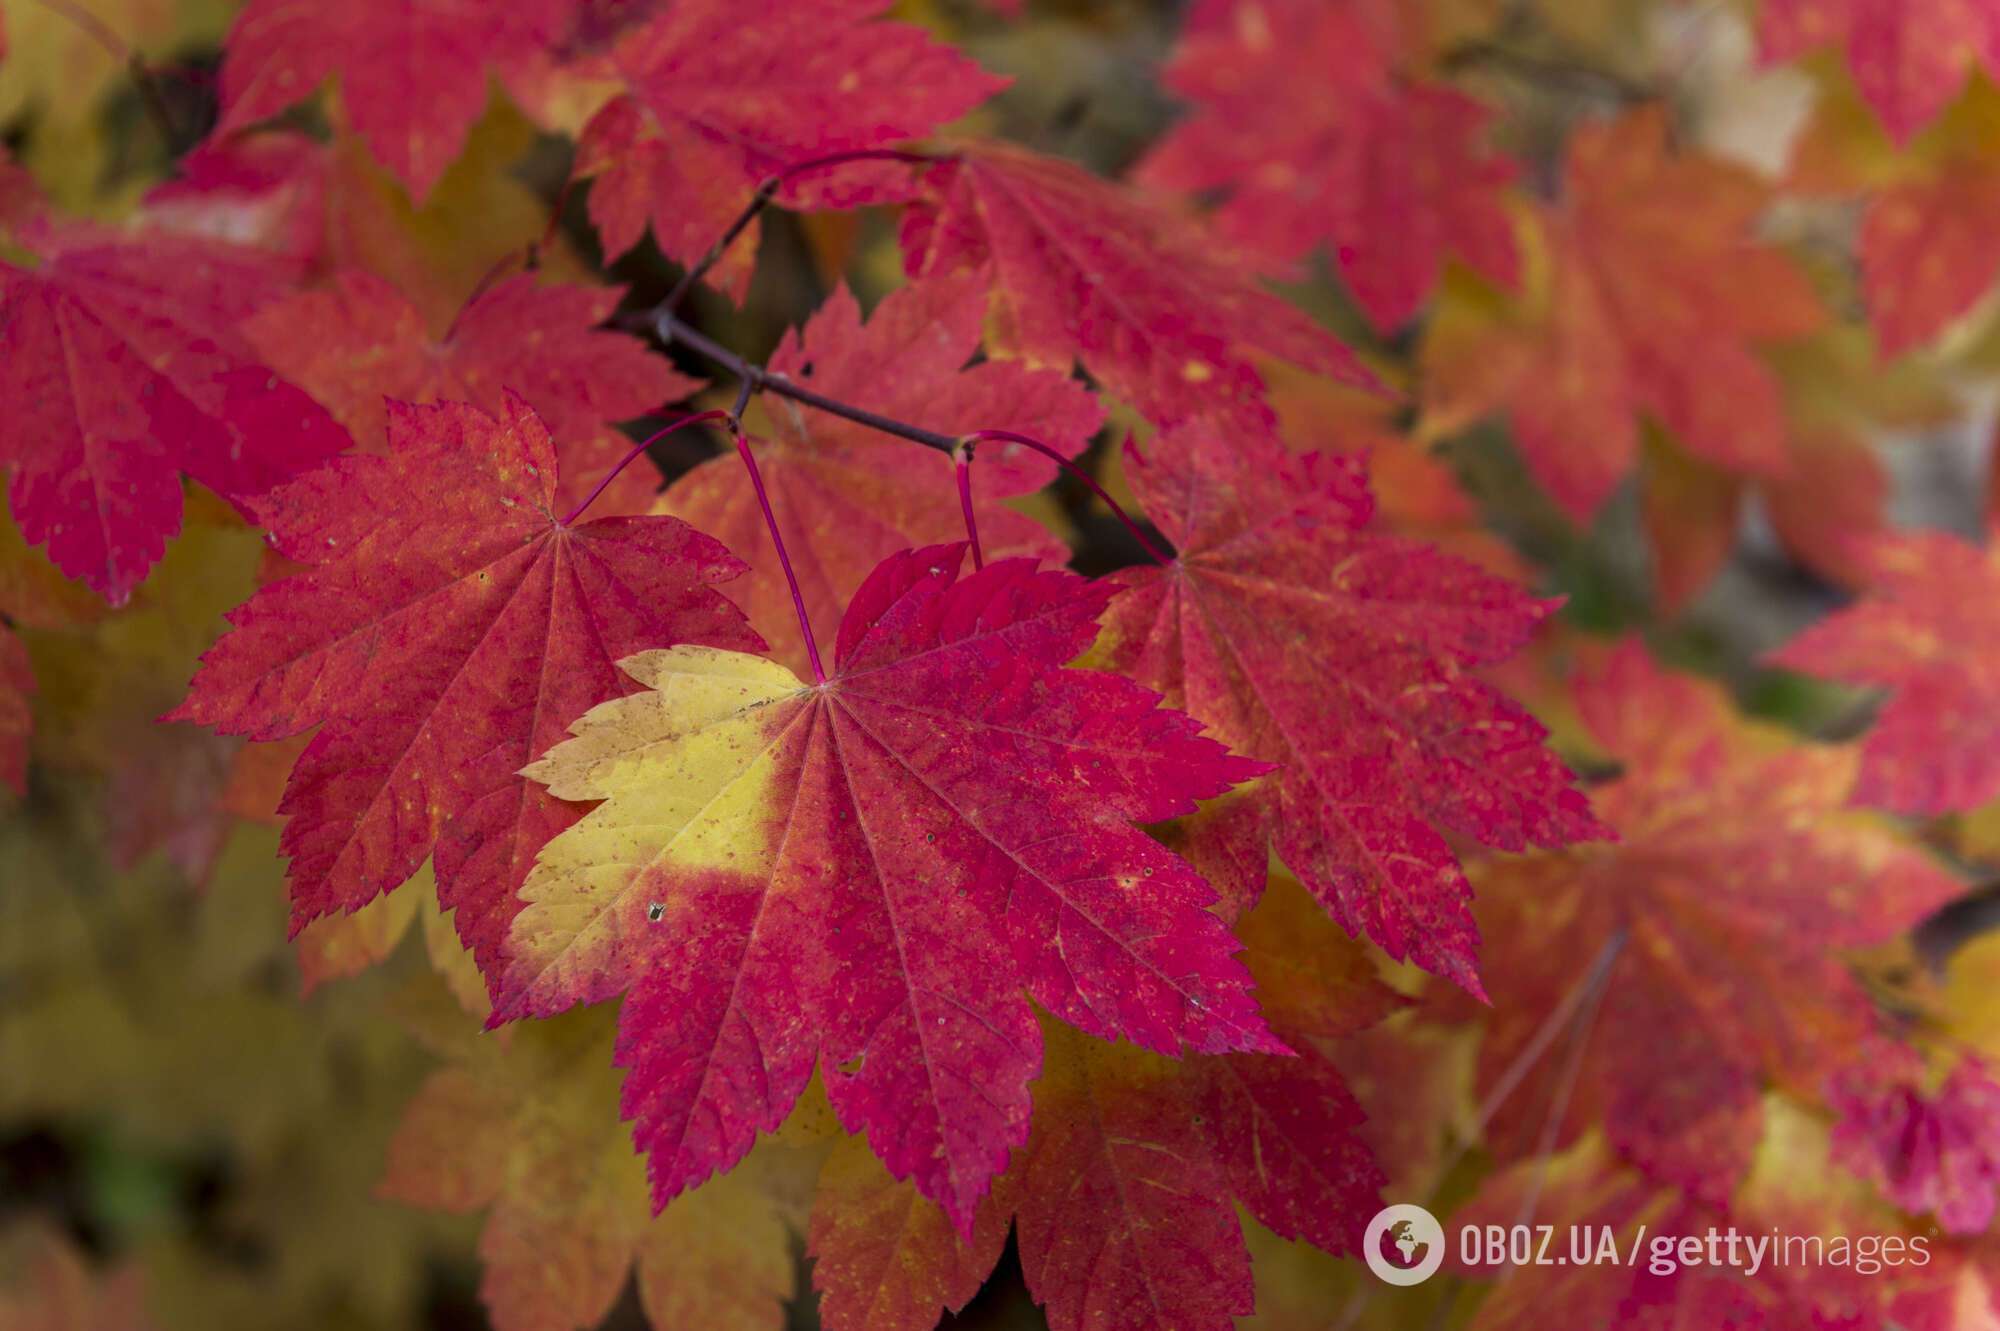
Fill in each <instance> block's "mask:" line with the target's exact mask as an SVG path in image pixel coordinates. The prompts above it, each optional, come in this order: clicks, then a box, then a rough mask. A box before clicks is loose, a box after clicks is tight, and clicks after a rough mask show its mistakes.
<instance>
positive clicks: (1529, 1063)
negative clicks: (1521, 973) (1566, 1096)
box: [1472, 929, 1625, 1136]
mask: <svg viewBox="0 0 2000 1331" xmlns="http://www.w3.org/2000/svg"><path fill="white" fill-rule="evenodd" d="M1624 946H1625V931H1624V930H1622V929H1620V930H1618V931H1617V932H1615V933H1613V934H1612V935H1611V936H1610V937H1609V938H1607V939H1605V940H1604V945H1603V946H1602V947H1600V948H1598V949H1597V956H1596V957H1594V958H1593V959H1592V960H1591V963H1590V968H1589V969H1588V970H1587V971H1585V972H1584V974H1583V977H1582V978H1581V979H1579V980H1578V981H1577V982H1576V984H1575V985H1573V986H1571V988H1570V991H1569V992H1568V993H1566V994H1564V995H1563V997H1562V1001H1561V1002H1560V1003H1557V1004H1556V1006H1555V1008H1554V1010H1552V1011H1551V1012H1550V1013H1549V1015H1548V1016H1546V1017H1544V1018H1542V1024H1541V1025H1540V1026H1538V1027H1536V1028H1535V1033H1534V1035H1533V1036H1532V1037H1531V1038H1530V1039H1529V1040H1528V1043H1527V1044H1525V1045H1523V1046H1522V1047H1521V1052H1520V1053H1518V1054H1516V1055H1514V1061H1513V1062H1511V1063H1509V1064H1508V1065H1507V1069H1506V1071H1504V1072H1502V1073H1501V1074H1500V1080H1498V1081H1496V1082H1495V1083H1493V1089H1492V1090H1490V1091H1488V1092H1487V1093H1486V1098H1485V1099H1484V1100H1482V1101H1480V1102H1479V1110H1478V1112H1477V1114H1476V1115H1475V1116H1474V1117H1473V1120H1472V1131H1473V1135H1474V1136H1478V1135H1479V1134H1481V1133H1483V1132H1484V1131H1485V1130H1486V1125H1487V1124H1488V1123H1490V1122H1492V1121H1493V1116H1494V1115H1495V1114H1497V1113H1499V1112H1500V1109H1501V1107H1502V1106H1503V1105H1505V1104H1506V1103H1507V1098H1508V1097H1509V1096H1511V1095H1513V1093H1514V1092H1515V1091H1516V1090H1517V1089H1519V1087H1520V1084H1521V1081H1522V1079H1523V1078H1525V1077H1526V1076H1527V1075H1528V1073H1529V1072H1531V1071H1533V1070H1534V1067H1535V1064H1537V1063H1539V1062H1540V1061H1541V1058H1542V1055H1543V1054H1544V1053H1546V1052H1547V1051H1548V1047H1549V1045H1550V1044H1551V1043H1553V1042H1554V1040H1555V1038H1556V1037H1557V1036H1558V1035H1561V1034H1562V1033H1563V1031H1564V1030H1565V1029H1567V1027H1568V1026H1569V1023H1570V1018H1571V1017H1573V1016H1574V1015H1575V1014H1576V1010H1577V1008H1579V1007H1580V1006H1582V1004H1583V1002H1584V1000H1585V999H1587V998H1588V997H1589V996H1590V995H1591V993H1592V992H1593V991H1595V990H1596V988H1597V987H1598V985H1600V984H1602V983H1603V982H1604V981H1605V979H1606V978H1608V977H1609V975H1610V973H1611V967H1612V964H1613V963H1614V962H1616V961H1617V960H1618V954H1619V952H1620V951H1622V950H1623V949H1624Z"/></svg>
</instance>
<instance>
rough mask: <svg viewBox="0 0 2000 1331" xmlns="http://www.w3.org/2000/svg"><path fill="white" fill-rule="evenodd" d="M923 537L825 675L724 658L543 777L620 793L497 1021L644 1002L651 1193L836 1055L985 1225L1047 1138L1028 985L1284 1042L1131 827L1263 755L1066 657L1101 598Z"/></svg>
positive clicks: (594, 736) (1079, 1017) (844, 635)
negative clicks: (1022, 1154)
mask: <svg viewBox="0 0 2000 1331" xmlns="http://www.w3.org/2000/svg"><path fill="white" fill-rule="evenodd" d="M964 553H965V547H964V546H963V545H962V544H960V545H954V546H936V547H932V548H930V549H927V550H915V551H905V552H903V553H901V554H899V555H896V556H893V557H892V558H890V559H889V560H887V561H885V562H884V563H883V564H882V566H881V567H880V568H879V569H877V570H876V572H875V573H874V575H873V576H871V577H870V578H869V579H868V581H867V582H866V583H865V584H863V586H862V588H861V590H860V591H858V592H857V593H856V594H855V597H854V600H853V602H852V604H851V605H850V606H849V608H848V612H847V616H846V618H845V619H844V620H843V622H842V624H841V627H840V636H839V646H838V655H837V668H836V669H835V671H834V673H833V675H832V677H831V678H830V679H829V680H827V681H826V682H825V683H824V684H821V685H817V686H813V687H804V686H801V685H800V683H799V682H798V679H797V677H795V676H794V675H793V674H792V673H791V672H790V671H789V670H786V669H785V668H784V667H782V666H779V665H776V664H774V663H772V662H769V661H764V660H761V659H759V658H756V657H750V656H743V655H740V654H736V653H720V652H714V651H708V650H705V649H700V648H682V649H679V650H677V651H673V652H652V653H648V654H646V655H643V656H639V657H636V658H634V659H632V660H629V661H627V662H625V663H624V666H625V669H626V670H627V671H628V672H629V673H630V674H632V675H633V677H634V678H636V679H638V680H639V681H640V682H641V683H642V684H644V685H647V686H648V689H647V691H645V692H642V693H640V694H638V695H637V696H635V697H632V698H627V699H622V700H620V701H618V702H616V703H610V704H606V705H604V706H602V707H600V708H598V709H596V710H594V711H593V712H592V713H591V714H590V715H589V716H588V717H586V718H585V719H584V720H583V721H581V722H579V723H578V724H577V725H576V726H575V727H573V728H572V729H573V730H574V731H575V733H576V738H575V739H573V740H571V741H569V742H568V743H566V744H562V745H559V746H557V747H556V748H555V749H554V750H553V751H552V752H551V753H550V754H549V756H548V757H547V758H545V759H543V760H542V762H540V763H539V764H537V765H536V766H535V767H534V768H531V769H530V775H533V776H535V777H536V778H537V779H538V780H543V781H547V782H549V783H550V790H551V792H552V793H554V794H555V795H557V796H559V797H561V798H563V799H578V798H581V799H592V800H602V801H604V803H602V804H601V805H600V806H599V807H598V808H597V809H595V810H593V811H592V812H591V813H590V814H589V815H587V816H586V817H585V818H584V819H583V821H581V822H580V823H578V824H577V825H576V826H575V827H573V828H571V829H570V830H569V831H568V832H566V833H564V834H563V835H562V836H560V837H558V838H557V839H556V840H554V841H552V842H551V843H550V844H549V845H548V846H547V847H545V848H544V849H543V851H542V854H541V857H540V859H539V861H538V862H537V864H536V867H535V870H534V872H533V873H532V874H531V875H530V877H529V879H528V881H527V883H526V884H525V885H524V886H523V888H522V891H521V899H522V902H523V903H524V904H523V909H522V912H521V914H520V916H519V917H518V918H517V920H516V921H515V926H514V931H513V935H512V939H511V945H510V951H511V954H512V955H511V965H510V967H509V970H508V973H507V977H506V983H505V985H504V987H503V994H502V998H501V1001H500V1004H499V1006H498V1008H497V1011H498V1013H499V1014H500V1015H501V1016H503V1017H504V1016H518V1015H522V1014H526V1013H540V1014H547V1013H550V1012H554V1011H558V1010H561V1009H564V1008H567V1007H570V1006H572V1005H574V1004H576V1003H579V1002H594V1001H600V1000H603V999H606V998H609V997H612V996H614V995H617V994H619V993H621V992H622V993H624V994H625V1005H624V1009H623V1012H622V1017H621V1023H622V1024H621V1028H620V1029H621V1038H620V1043H619V1061H620V1063H621V1064H623V1065H624V1066H626V1067H627V1068H629V1069H630V1072H629V1075H628V1076H627V1078H626V1082H625V1098H624V1106H625V1113H626V1115H627V1116H628V1117H630V1118H631V1119H633V1120H634V1123H635V1130H634V1135H635V1136H636V1138H637V1140H638V1143H639V1145H640V1147H641V1148H642V1149H644V1150H645V1151H646V1152H647V1153H648V1154H649V1155H650V1156H651V1157H652V1177H653V1185H654V1197H655V1201H656V1204H659V1205H664V1204H665V1203H666V1201H667V1200H668V1199H669V1198H671V1197H673V1196H674V1195H676V1194H677V1193H679V1192H681V1191H682V1190H683V1189H685V1188H688V1187H690V1186H692V1185H694V1184H696V1183H698V1182H700V1181H701V1180H702V1179H703V1178H706V1177H707V1176H708V1175H709V1174H711V1173H712V1172H714V1171H716V1170H719V1169H726V1168H728V1167H729V1166H730V1165H732V1164H733V1163H734V1162H735V1161H737V1160H738V1159H740V1158H741V1157H742V1155H743V1153H744V1152H745V1151H746V1150H747V1149H748V1148H749V1146H750V1143H751V1140H752V1138H753V1137H754V1135H755V1133H756V1132H757V1131H760V1130H762V1131H769V1130H771V1129H773V1128H775V1127H776V1126H777V1125H778V1123H779V1122H780V1121H781V1120H782V1119H783V1118H784V1116H785V1114H786V1112H787V1111H788V1110H789V1108H790V1107H791V1104H792V1102H793V1101H794V1100H795V1099H796V1098H797V1096H798V1095H799V1093H800V1091H801V1090H802V1089H803V1088H804V1086H805V1084H806V1081H807V1079H808V1078H809V1077H810V1076H811V1075H812V1071H813V1066H814V1063H815V1061H816V1060H817V1062H818V1064H819V1068H820V1073H821V1076H822V1077H823V1078H824V1079H825V1083H826V1088H827V1094H828V1096H829V1097H830V1098H831V1100H832V1103H833V1106H834V1109H835V1111H836V1112H837V1113H838V1114H839V1116H840V1119H841V1121H842V1123H844V1124H845V1125H846V1126H847V1127H848V1128H849V1129H850V1130H851V1131H866V1133H867V1134H868V1138H869V1141H870V1144H871V1145H872V1146H873V1147H874V1150H875V1152H876V1154H877V1155H879V1156H881V1157H882V1159H883V1161H884V1163H885V1164H887V1165H888V1167H889V1169H890V1171H891V1172H892V1173H893V1174H895V1175H896V1176H897V1177H899V1178H904V1177H907V1178H913V1179H914V1180H915V1182H916V1184H917V1187H918V1188H919V1189H920V1190H921V1191H922V1192H923V1193H924V1194H925V1195H926V1196H928V1197H930V1198H932V1199H934V1200H936V1201H937V1202H938V1203H939V1204H940V1205H942V1206H943V1207H944V1208H945V1210H946V1212H947V1213H948V1214H949V1215H950V1216H951V1218H952V1221H953V1223H954V1224H955V1225H956V1226H957V1227H958V1228H959V1230H960V1232H961V1233H969V1232H970V1230H971V1226H972V1218H973V1212H974V1209H975V1207H976V1205H977V1203H978V1201H979V1198H980V1197H981V1196H982V1195H983V1194H984V1193H985V1192H986V1190H987V1187H988V1184H989V1182H990V1180H991V1179H992V1177H993V1175H994V1174H995V1173H997V1172H998V1171H999V1169H1000V1168H1001V1166H1002V1164H1003V1163H1004V1162H1005V1160H1006V1155H1007V1152H1008V1150H1009V1149H1010V1148H1011V1147H1014V1146H1018V1145H1020V1143H1021V1142H1022V1141H1023V1140H1024V1139H1025V1137H1026V1136H1027V1130H1028V1083H1029V1082H1030V1080H1032V1079H1033V1078H1034V1076H1035V1074H1036V1072H1037V1071H1038V1070H1039V1068H1040V1065H1041V1044H1042V1041H1041V1037H1040V1034H1039V1033H1038V1031H1037V1029H1036V1024H1035V1016H1034V1012H1033V1009H1032V1008H1031V1007H1030V1005H1029V1002H1028V1000H1029V999H1030V998H1032V999H1034V1000H1035V1001H1036V1002H1038V1003H1040V1004H1041V1005H1042V1006H1043V1007H1044V1008H1046V1009H1048V1010H1049V1011H1050V1012H1053V1013H1055V1014H1056V1015H1057V1016H1058V1017H1060V1018H1062V1019H1063V1020H1065V1021H1068V1022H1071V1023H1072V1024H1075V1025H1078V1026H1081V1027H1083V1028H1084V1029H1086V1030H1089V1031H1092V1032H1095V1033H1098V1034H1102V1035H1105V1036H1107V1037H1111V1036H1119V1035H1122V1036H1124V1037H1126V1038H1129V1039H1132V1040H1134V1041H1136V1042H1138V1043H1140V1044H1142V1045H1144V1046H1146V1047H1147V1048H1151V1049H1157V1050H1160V1051H1162V1052H1169V1053H1178V1052H1180V1051H1181V1050H1182V1049H1183V1048H1188V1049H1194V1050H1206V1051H1223V1050H1234V1049H1258V1050H1272V1051H1277V1050H1281V1049H1282V1046H1280V1045H1279V1044H1278V1043H1277V1042H1276V1041H1275V1040H1274V1039H1273V1038H1272V1037H1271V1035H1270V1033H1269V1032H1268V1031H1267V1030H1266V1029H1265V1026H1264V1022H1263V1019H1262V1018H1261V1017H1260V1016H1259V1015H1258V1013H1257V1009H1256V1006H1255V1004H1254V1003H1253V1002H1252V1001H1251V997H1250V976H1249V974H1248V973H1247V972H1246V971H1245V970H1244V968H1243V966H1242V964H1241V963H1240V962H1238V961H1237V960H1236V959H1235V957H1234V956H1233V953H1234V951H1235V943H1234V940H1233V939H1231V938H1230V937H1229V934H1228V931H1227V930H1226V929H1225V928H1224V927H1223V925H1222V923H1221V922H1220V921H1219V920H1217V919H1216V918H1215V916H1213V915H1211V914H1209V913H1208V912H1207V911H1206V910H1205V909H1204V907H1206V906H1207V905H1208V904H1210V903H1211V902H1212V901H1213V900H1214V892H1213V891H1212V890H1211V889H1210V888H1209V886H1208V885H1207V884H1206V883H1204V882H1203V881H1202V880H1201V879H1200V878H1199V877H1197V876H1196V875H1195V874H1194V873H1193V872H1192V871H1191V870H1190V869H1189V868H1188V867H1187V865H1186V864H1184V863H1183V862H1182V861H1180V860H1179V859H1177V858H1175V857H1174V856H1173V855H1171V854H1169V853H1168V852H1167V851H1165V850H1163V849H1162V848H1161V847H1160V846H1159V845H1158V844H1157V843H1156V842H1154V841H1153V840H1152V839H1150V838H1149V837H1147V836H1146V835H1145V834H1144V833H1143V832H1141V831H1139V830H1138V829H1137V828H1135V827H1133V826H1132V825H1131V823H1132V822H1134V821H1140V822H1146V821H1158V820H1161V819H1165V818H1170V817H1176V816H1179V815H1181V814H1184V813H1188V812H1191V811H1192V810H1193V808H1194V801H1195V800H1196V799H1202V798H1208V797H1210V796H1214V795H1218V794H1220V793H1222V792H1223V791H1224V790H1226V789H1227V788H1228V787H1229V786H1230V785H1231V784H1232V783H1234V782H1236V781H1239V780H1242V779H1244V778H1245V777H1248V776H1251V775H1254V774H1256V773H1258V772H1260V771H1262V770H1263V767H1262V765H1261V764H1258V763H1255V762H1251V761H1249V760H1247V759H1243V758H1236V757H1232V756H1230V755H1229V754H1228V753H1227V751H1226V750H1225V749H1223V747H1222V746H1221V745H1219V744H1217V743H1216V742H1215V741H1213V740H1210V739H1206V738H1203V737H1201V736H1200V735H1199V734H1198V730H1197V727H1196V726H1195V724H1194V723H1193V722H1192V721H1190V720H1189V719H1188V718H1187V717H1186V716H1184V715H1182V714H1180V713H1178V712H1173V711H1168V710H1166V709H1163V708H1161V707H1160V706H1159V705H1158V704H1159V699H1158V697H1157V696H1156V695H1154V694H1152V693H1150V692H1148V691H1147V690H1145V689H1143V688H1140V687H1139V686H1138V685H1136V684H1134V683H1132V682H1131V681H1130V680H1127V679H1123V678H1120V677H1119V676H1116V675H1109V674H1103V673H1099V672H1096V671H1084V670H1071V669H1065V668H1063V663H1064V662H1066V661H1069V660H1072V659H1073V658H1075V657H1076V656H1077V655H1078V654H1079V653H1080V652H1081V651H1082V650H1083V649H1084V648H1085V647H1086V646H1088V645H1089V643H1090V640H1091V638H1092V637H1093V636H1094V634H1095V621H1096V616H1097V614H1098V612H1099V611H1100V610H1101V609H1102V608H1103V605H1104V602H1105V599H1106V598H1107V597H1108V596H1109V595H1110V589H1109V588H1106V587H1101V586H1098V585H1094V584H1089V583H1086V582H1084V581H1083V580H1082V579H1080V578H1078V577H1076V576H1074V575H1073V574H1069V573H1064V572H1059V571H1055V570H1044V571H1037V570H1036V569H1035V567H1034V561H1032V560H1025V559H1023V560H1008V561H1004V562H1001V563H995V564H988V565H987V566H986V567H985V568H984V569H982V570H980V571H978V572H976V573H973V574H971V575H970V576H968V577H966V578H964V579H962V580H961V579H960V578H959V576H958V574H959V566H960V563H961V562H962V560H963V557H964Z"/></svg>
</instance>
